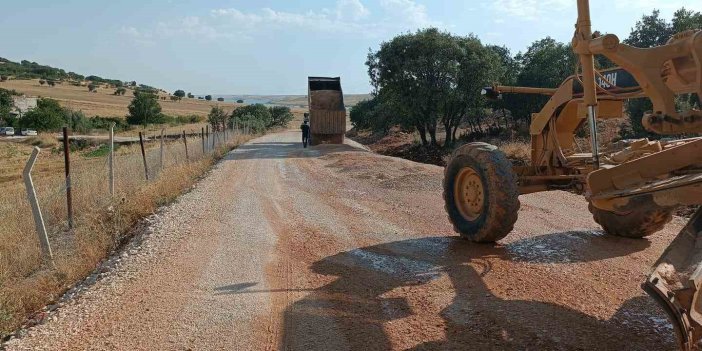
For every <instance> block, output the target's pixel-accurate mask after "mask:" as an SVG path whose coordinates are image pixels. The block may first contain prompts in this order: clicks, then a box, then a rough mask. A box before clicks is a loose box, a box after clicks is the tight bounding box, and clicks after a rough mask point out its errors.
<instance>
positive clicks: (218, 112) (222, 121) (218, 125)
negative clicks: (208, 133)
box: [207, 106, 229, 131]
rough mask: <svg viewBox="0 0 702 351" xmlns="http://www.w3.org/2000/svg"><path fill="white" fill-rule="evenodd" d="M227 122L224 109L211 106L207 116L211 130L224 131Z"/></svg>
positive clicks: (227, 117)
mask: <svg viewBox="0 0 702 351" xmlns="http://www.w3.org/2000/svg"><path fill="white" fill-rule="evenodd" d="M228 120H229V116H228V115H227V113H226V112H225V111H224V109H223V108H221V107H219V106H212V109H211V110H210V113H209V114H208V115H207V122H208V123H209V124H210V125H212V130H214V131H221V130H224V128H226V126H227V121H228Z"/></svg>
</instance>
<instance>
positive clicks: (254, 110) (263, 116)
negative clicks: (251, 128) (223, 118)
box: [232, 104, 273, 129]
mask: <svg viewBox="0 0 702 351" xmlns="http://www.w3.org/2000/svg"><path fill="white" fill-rule="evenodd" d="M232 120H233V121H234V122H239V123H240V124H241V122H245V121H252V120H255V121H260V122H261V123H262V124H263V128H264V129H265V128H270V127H271V126H272V125H273V117H272V116H271V112H270V111H269V110H268V108H267V107H266V106H264V105H262V104H254V105H247V106H242V107H239V108H237V109H236V110H234V112H232Z"/></svg>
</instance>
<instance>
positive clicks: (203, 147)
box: [200, 127, 205, 156]
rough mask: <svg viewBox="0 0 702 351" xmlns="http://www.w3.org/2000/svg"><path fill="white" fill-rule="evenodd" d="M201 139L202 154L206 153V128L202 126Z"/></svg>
mask: <svg viewBox="0 0 702 351" xmlns="http://www.w3.org/2000/svg"><path fill="white" fill-rule="evenodd" d="M200 139H201V140H202V155H203V156H204V155H205V128H204V127H203V128H202V131H201V132H200Z"/></svg>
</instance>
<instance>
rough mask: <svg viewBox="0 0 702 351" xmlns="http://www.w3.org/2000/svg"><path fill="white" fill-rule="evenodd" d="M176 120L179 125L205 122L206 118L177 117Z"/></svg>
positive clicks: (195, 116)
mask: <svg viewBox="0 0 702 351" xmlns="http://www.w3.org/2000/svg"><path fill="white" fill-rule="evenodd" d="M175 119H176V122H178V124H190V123H201V122H204V121H205V117H203V116H198V115H190V116H176V117H175Z"/></svg>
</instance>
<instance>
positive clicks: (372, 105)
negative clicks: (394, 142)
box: [349, 95, 397, 135]
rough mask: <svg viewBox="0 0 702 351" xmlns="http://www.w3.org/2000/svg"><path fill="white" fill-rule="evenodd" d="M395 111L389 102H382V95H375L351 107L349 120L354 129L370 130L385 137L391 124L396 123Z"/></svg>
mask: <svg viewBox="0 0 702 351" xmlns="http://www.w3.org/2000/svg"><path fill="white" fill-rule="evenodd" d="M395 110H396V108H394V107H393V106H392V103H391V102H389V101H383V96H382V95H376V96H373V98H372V99H369V100H363V101H361V102H359V103H357V104H356V105H355V106H353V107H351V111H349V118H350V120H351V124H352V125H353V127H354V128H356V129H360V130H372V131H375V132H381V133H383V135H386V134H387V133H388V132H389V131H390V127H391V126H392V125H393V123H395V122H397V121H396V120H395V118H394V117H395V114H394V111H395Z"/></svg>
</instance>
